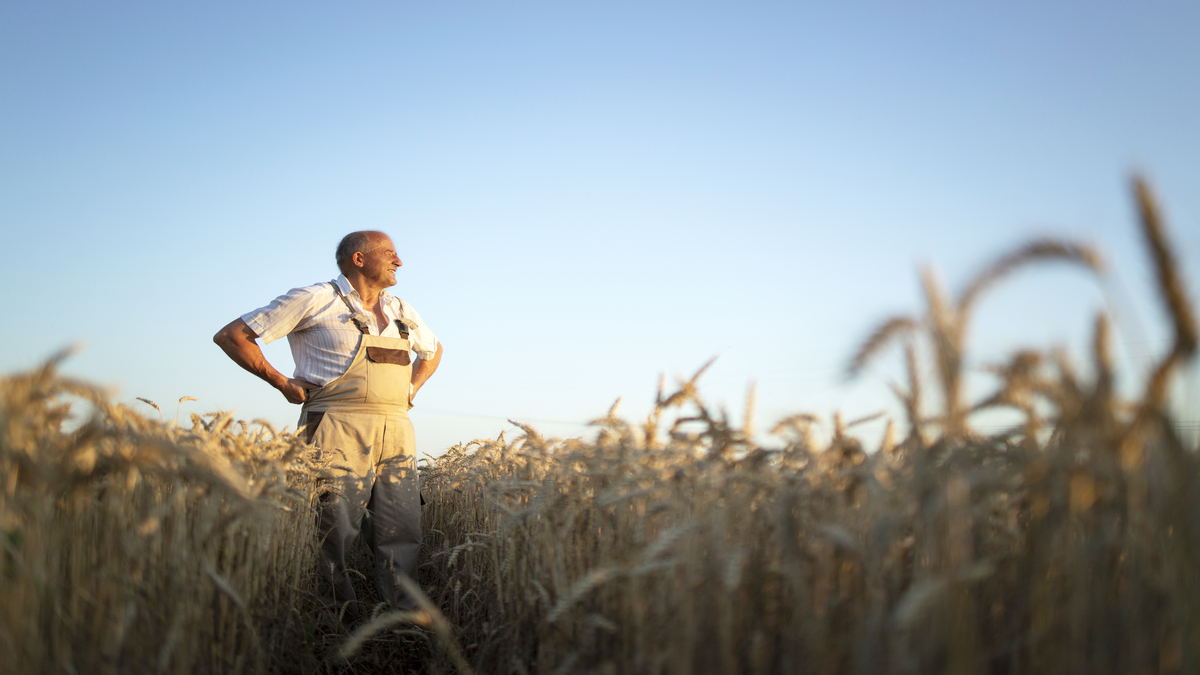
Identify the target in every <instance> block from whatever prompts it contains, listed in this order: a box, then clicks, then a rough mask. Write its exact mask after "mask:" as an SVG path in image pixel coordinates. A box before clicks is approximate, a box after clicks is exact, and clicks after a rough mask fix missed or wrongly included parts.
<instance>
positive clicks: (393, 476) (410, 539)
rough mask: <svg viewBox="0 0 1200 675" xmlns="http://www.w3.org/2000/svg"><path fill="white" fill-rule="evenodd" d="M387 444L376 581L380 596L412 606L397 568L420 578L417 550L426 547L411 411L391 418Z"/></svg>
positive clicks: (378, 491) (375, 494)
mask: <svg viewBox="0 0 1200 675" xmlns="http://www.w3.org/2000/svg"><path fill="white" fill-rule="evenodd" d="M383 450H384V451H383V453H382V454H381V457H380V460H379V463H378V464H376V465H375V484H374V487H373V488H372V490H371V503H370V506H369V508H370V510H371V515H372V523H371V525H372V529H373V530H374V532H373V534H374V541H373V542H372V548H373V551H374V553H375V585H376V588H377V589H378V590H379V594H380V596H381V597H382V598H383V599H384V600H386V601H387V602H388V603H389V604H391V605H392V606H393V607H396V608H399V609H410V608H412V606H413V600H412V598H408V597H406V596H405V594H404V592H403V591H402V590H401V589H400V588H399V587H398V585H397V583H396V574H397V573H401V574H404V575H405V576H407V577H409V578H410V579H412V580H413V581H416V579H417V553H418V551H419V550H420V547H421V497H420V495H421V491H420V486H419V484H418V478H417V463H416V447H415V443H414V435H413V427H412V422H411V421H409V419H408V417H407V416H395V417H389V418H388V420H387V424H386V427H385V429H384V443H383Z"/></svg>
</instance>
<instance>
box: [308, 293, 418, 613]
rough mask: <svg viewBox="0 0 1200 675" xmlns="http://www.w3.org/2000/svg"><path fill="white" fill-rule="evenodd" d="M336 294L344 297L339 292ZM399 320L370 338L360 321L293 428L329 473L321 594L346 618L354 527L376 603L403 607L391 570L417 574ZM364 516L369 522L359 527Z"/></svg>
mask: <svg viewBox="0 0 1200 675" xmlns="http://www.w3.org/2000/svg"><path fill="white" fill-rule="evenodd" d="M334 288H335V290H336V289H337V286H336V284H335V285H334ZM338 295H339V296H340V297H341V298H342V300H343V301H344V302H345V301H346V298H345V296H342V295H341V292H340V291H339V292H338ZM346 305H347V308H348V309H350V310H351V312H352V315H353V308H352V307H350V305H349V303H348V302H347V303H346ZM348 320H349V319H348ZM397 323H398V324H399V327H400V331H401V335H402V337H399V338H394V337H382V336H379V335H370V334H369V333H368V332H367V330H366V326H364V325H359V330H360V332H362V336H361V337H360V339H359V343H358V348H357V349H356V350H355V352H354V360H353V361H351V362H350V367H349V368H347V369H346V372H345V373H343V374H342V375H341V377H338V378H337V379H335V380H333V381H331V382H329V383H328V384H326V385H325V386H323V387H321V388H320V389H317V390H314V391H312V392H310V393H309V396H308V401H307V402H306V403H305V404H304V407H303V408H301V411H300V421H299V424H298V428H302V429H304V430H305V431H306V432H307V433H308V437H309V440H310V441H311V442H312V443H314V444H315V445H316V446H317V447H319V448H320V449H321V451H322V454H323V455H324V456H325V457H326V458H327V459H328V460H329V468H330V469H331V470H332V471H333V472H334V479H333V483H334V484H333V485H332V486H331V487H332V488H333V492H330V493H327V494H326V495H325V496H324V497H323V499H322V505H321V535H322V536H323V540H322V544H321V552H322V560H321V565H320V566H321V580H322V584H321V586H322V589H321V592H322V595H324V596H325V599H326V601H327V602H329V603H330V604H331V605H336V606H338V607H340V606H341V605H343V604H344V603H350V607H349V609H348V611H349V613H350V614H351V615H353V614H356V613H357V609H358V608H357V599H356V598H355V594H354V589H353V587H352V586H351V585H350V578H349V575H348V574H347V567H346V551H347V550H348V549H349V548H350V546H351V544H353V543H354V539H355V538H356V537H357V536H358V534H359V531H360V529H362V530H363V535H364V538H365V539H366V540H367V543H368V545H369V546H371V549H372V551H373V552H374V554H375V586H376V589H377V590H378V592H379V595H380V598H381V599H382V600H384V601H386V602H387V603H389V604H390V605H392V606H393V607H401V608H407V607H408V606H410V605H411V600H409V599H407V598H405V597H404V594H403V592H402V591H398V590H397V584H396V581H395V577H394V576H393V573H394V572H403V573H404V574H406V575H408V576H409V577H411V578H412V579H414V580H415V579H416V578H417V550H418V548H419V547H420V544H421V505H420V499H421V498H420V486H419V485H418V481H417V467H416V451H415V443H414V437H413V427H412V422H411V421H409V419H408V408H409V403H408V394H409V383H410V381H411V379H412V365H411V361H410V356H409V342H408V329H407V328H406V327H404V325H403V324H400V323H399V322H397ZM339 493H340V494H339ZM367 514H369V518H370V521H369V523H368V527H365V528H364V527H363V517H364V515H367Z"/></svg>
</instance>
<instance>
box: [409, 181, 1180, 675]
mask: <svg viewBox="0 0 1200 675" xmlns="http://www.w3.org/2000/svg"><path fill="white" fill-rule="evenodd" d="M1135 187H1136V190H1135V196H1136V198H1137V200H1138V204H1139V207H1140V210H1141V214H1142V231H1143V232H1144V234H1145V239H1146V242H1147V244H1148V246H1149V248H1150V250H1151V252H1152V257H1153V260H1154V264H1155V269H1156V270H1157V273H1158V280H1159V286H1160V290H1161V295H1162V298H1163V299H1164V304H1165V306H1166V309H1167V313H1168V316H1169V317H1170V321H1171V325H1172V328H1173V330H1172V334H1173V336H1174V341H1173V344H1172V347H1171V349H1170V351H1169V352H1168V353H1167V354H1166V355H1164V356H1163V357H1162V358H1161V359H1160V360H1159V362H1158V364H1157V365H1156V367H1155V369H1154V371H1153V372H1152V374H1151V376H1150V377H1149V383H1148V386H1147V389H1146V391H1145V393H1144V395H1143V396H1141V397H1140V400H1136V401H1122V400H1120V399H1118V397H1117V395H1116V391H1115V387H1114V373H1113V367H1112V365H1111V362H1110V358H1109V353H1108V350H1109V348H1108V342H1109V336H1108V333H1109V324H1108V321H1107V319H1106V318H1105V317H1104V316H1103V315H1102V316H1099V317H1097V320H1096V323H1095V333H1094V342H1093V345H1092V347H1091V350H1090V351H1091V353H1092V364H1091V367H1090V369H1089V370H1090V371H1091V372H1090V375H1089V376H1088V377H1084V376H1082V375H1081V374H1080V373H1078V372H1076V369H1075V368H1073V367H1072V366H1071V364H1070V362H1069V361H1068V360H1067V359H1066V358H1065V357H1064V356H1062V355H1061V354H1058V353H1048V354H1047V353H1038V352H1021V353H1018V354H1016V355H1014V356H1013V357H1012V359H1011V360H1010V361H1009V362H1007V363H1004V364H998V365H997V366H996V367H995V369H994V371H995V373H996V375H997V376H998V379H999V381H1000V386H999V388H998V389H997V390H996V391H995V392H994V394H993V395H991V396H988V397H987V398H986V399H985V400H983V401H980V402H978V403H976V404H968V403H967V402H965V401H964V397H965V393H966V392H965V391H964V389H965V388H964V386H963V385H962V380H963V365H962V364H963V360H964V351H965V346H964V343H963V336H964V334H965V326H966V323H967V320H968V318H969V316H970V313H971V310H972V309H973V307H974V305H975V303H976V301H977V300H978V299H979V297H980V296H981V295H982V294H983V293H984V292H985V291H986V290H987V289H988V288H990V287H991V286H992V285H993V284H994V283H996V282H998V281H999V280H1001V279H1002V278H1003V277H1005V276H1006V275H1008V274H1010V273H1012V272H1014V271H1016V270H1017V269H1019V268H1020V267H1022V266H1024V265H1029V264H1035V263H1040V262H1046V261H1063V262H1066V263H1069V264H1073V265H1076V266H1079V267H1080V268H1082V269H1084V270H1086V271H1087V272H1088V273H1089V274H1093V273H1096V274H1098V273H1100V272H1101V270H1102V266H1101V263H1100V260H1099V258H1098V256H1097V255H1096V254H1095V253H1094V252H1093V251H1091V250H1089V249H1087V248H1086V247H1083V246H1079V245H1074V244H1070V243H1065V242H1056V241H1040V242H1035V243H1033V244H1030V245H1028V246H1026V247H1023V248H1021V249H1018V250H1017V251H1015V252H1014V253H1012V254H1011V255H1007V256H1003V257H1001V258H1000V259H999V260H998V261H997V262H996V263H995V264H993V265H991V266H989V267H987V268H986V269H985V270H984V271H983V272H981V273H980V274H979V275H978V276H977V277H976V279H975V280H974V281H973V282H972V283H970V284H968V285H967V287H966V290H965V291H964V292H963V293H962V294H960V295H959V296H958V297H957V298H953V299H952V298H950V297H949V296H948V294H947V293H946V292H945V291H943V290H942V289H941V287H940V286H939V285H938V284H937V283H936V282H935V281H934V280H933V276H932V275H931V274H928V273H926V274H925V275H924V280H925V290H926V297H927V300H928V310H927V312H926V313H925V314H924V315H922V316H916V317H897V318H895V319H892V320H889V321H886V322H884V323H883V324H882V326H881V328H880V329H879V330H878V331H877V332H875V333H874V334H873V335H872V336H871V337H870V338H869V339H868V340H867V341H866V342H865V343H864V345H863V347H862V348H861V349H860V350H859V351H858V353H857V355H856V356H855V358H854V359H853V361H852V363H851V370H852V371H853V372H857V371H858V370H859V369H861V368H862V367H863V366H865V365H866V364H867V362H868V361H869V360H870V359H871V358H872V357H873V356H874V355H875V354H876V353H878V352H879V350H880V349H881V348H882V347H883V346H885V345H886V344H888V343H889V342H892V341H899V342H900V343H901V344H902V345H903V346H904V349H905V354H906V356H907V362H908V366H909V382H908V384H907V386H904V387H900V386H897V387H896V393H897V395H898V396H899V398H900V400H901V403H902V406H903V408H904V409H905V410H906V411H907V415H908V420H907V429H908V433H907V437H906V438H905V439H903V440H901V441H899V442H895V441H894V440H893V437H892V429H893V427H892V425H891V424H889V428H888V433H887V435H886V436H885V438H884V441H883V447H881V448H879V449H878V451H877V452H870V453H869V452H865V451H864V448H863V447H862V445H861V443H860V442H859V441H858V440H856V439H855V438H853V437H851V436H850V435H849V432H848V430H849V428H850V427H851V426H852V424H853V422H852V423H843V422H841V420H839V419H836V418H835V420H834V423H833V433H832V439H831V440H829V441H828V442H825V443H818V442H817V441H815V440H814V438H815V436H814V435H813V434H811V433H810V430H811V427H812V425H813V423H814V422H815V418H813V417H811V416H808V415H796V416H794V417H791V418H788V419H786V420H784V421H783V422H782V423H781V424H780V425H779V426H778V427H777V428H776V429H775V432H776V433H778V434H781V435H782V436H783V437H785V438H788V439H790V440H789V441H788V442H787V444H786V445H784V446H782V447H774V448H767V447H760V446H759V445H757V444H756V443H755V441H754V438H753V436H752V435H751V434H750V433H749V430H746V429H737V428H734V427H733V426H732V425H731V424H730V423H729V421H728V419H727V418H726V417H725V416H724V415H723V414H721V413H720V412H716V411H713V410H712V409H710V408H708V407H706V406H705V405H704V403H703V402H702V401H700V400H699V399H698V398H697V396H696V388H695V380H694V379H693V380H692V381H686V382H682V381H681V382H680V387H679V389H678V391H676V392H675V393H673V394H671V395H669V396H668V395H666V394H665V393H664V392H662V391H660V393H659V398H658V406H657V408H656V409H655V411H654V413H653V414H652V415H651V416H650V418H649V419H648V420H647V421H646V422H645V423H644V424H640V425H633V424H629V423H627V422H624V421H622V420H620V419H618V418H617V417H616V415H615V411H614V413H610V415H609V416H608V417H607V418H605V419H601V420H597V422H596V423H597V424H598V425H600V427H601V428H602V432H601V433H600V434H599V436H598V438H597V439H596V440H595V441H586V442H585V441H580V440H567V441H559V440H547V439H544V438H542V437H541V436H539V435H538V434H537V433H536V432H535V431H534V430H533V429H529V428H525V427H522V429H523V431H524V434H523V435H522V436H521V437H520V438H519V439H517V440H516V441H515V442H513V443H507V442H504V441H503V440H497V441H475V442H473V443H470V444H466V445H463V446H459V447H456V448H454V449H452V450H451V451H450V452H449V453H448V454H447V455H446V456H444V457H443V458H441V459H440V460H438V461H437V462H436V463H434V464H433V466H432V467H431V468H430V470H429V471H428V474H427V476H426V478H425V483H424V485H425V487H426V490H427V491H428V492H429V493H430V495H432V500H431V501H432V505H431V506H430V507H429V510H428V511H427V514H426V515H427V517H426V519H425V523H426V531H427V532H428V536H427V542H426V544H427V552H428V555H429V561H428V563H427V564H426V565H425V568H424V570H425V571H427V572H428V576H427V577H426V578H425V579H424V581H425V582H426V586H427V587H429V588H430V589H431V591H430V592H432V593H433V594H434V597H435V599H436V600H437V601H439V602H440V604H441V606H442V608H443V611H445V613H446V614H447V616H448V617H449V618H450V620H451V622H452V623H453V624H454V625H455V626H457V628H458V630H459V631H460V636H461V638H460V639H461V641H462V643H463V644H464V645H465V646H466V648H467V650H468V656H469V658H470V659H471V660H472V662H473V663H474V665H475V667H476V668H477V669H478V670H479V671H481V672H489V673H500V672H535V671H536V672H542V673H553V672H564V673H565V672H597V673H681V674H682V673H883V672H888V673H933V672H946V673H984V672H989V673H1061V672H1072V673H1152V672H1155V673H1157V672H1200V463H1198V455H1197V449H1196V448H1187V447H1184V445H1183V443H1182V442H1181V440H1180V438H1179V437H1178V436H1177V434H1176V432H1175V430H1174V428H1173V426H1172V424H1171V420H1170V418H1169V415H1168V413H1167V401H1166V392H1167V391H1168V382H1169V379H1170V378H1171V376H1172V374H1173V373H1174V372H1175V371H1176V370H1177V369H1178V368H1179V367H1180V366H1181V365H1182V364H1183V362H1184V361H1186V360H1188V359H1190V358H1191V357H1192V356H1193V355H1194V353H1195V350H1196V326H1195V323H1194V320H1193V318H1192V314H1191V307H1190V305H1189V304H1188V303H1187V302H1186V301H1185V299H1184V294H1183V290H1182V289H1183V284H1182V282H1181V280H1180V279H1179V278H1178V271H1177V270H1176V268H1175V265H1174V263H1173V261H1172V258H1171V253H1170V247H1169V246H1168V244H1167V241H1166V237H1165V234H1164V231H1163V226H1162V224H1161V222H1160V220H1159V216H1158V212H1157V209H1156V208H1155V206H1154V204H1153V202H1152V199H1151V197H1150V195H1149V193H1148V191H1147V190H1146V189H1145V187H1144V186H1143V185H1142V184H1141V183H1137V184H1136V186H1135ZM923 353H929V354H932V359H933V368H932V369H931V370H932V372H934V373H936V377H935V378H934V381H933V382H932V383H926V382H923V381H922V379H921V377H920V376H919V374H920V373H922V372H925V371H924V370H922V369H921V368H920V367H919V366H918V364H917V361H918V355H919V354H923ZM923 393H924V394H926V395H928V394H929V393H933V394H935V395H937V396H936V398H937V399H940V406H939V405H937V402H936V401H935V402H934V403H933V404H931V402H930V401H927V400H925V399H924V398H923ZM997 407H1004V408H1009V409H1012V410H1015V411H1017V412H1018V413H1019V414H1020V415H1021V416H1022V418H1023V421H1022V422H1021V423H1020V424H1017V425H1016V426H1014V428H1012V429H1011V430H1009V431H1006V432H1004V433H1000V434H995V435H983V434H980V433H977V432H975V431H973V429H972V427H971V424H970V419H971V417H972V416H973V415H974V414H976V413H978V412H980V411H983V410H987V409H991V408H997ZM747 418H749V415H747ZM667 419H672V420H674V421H673V422H672V423H671V424H670V425H665V424H664V420H667ZM664 426H665V428H663V427H664Z"/></svg>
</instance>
